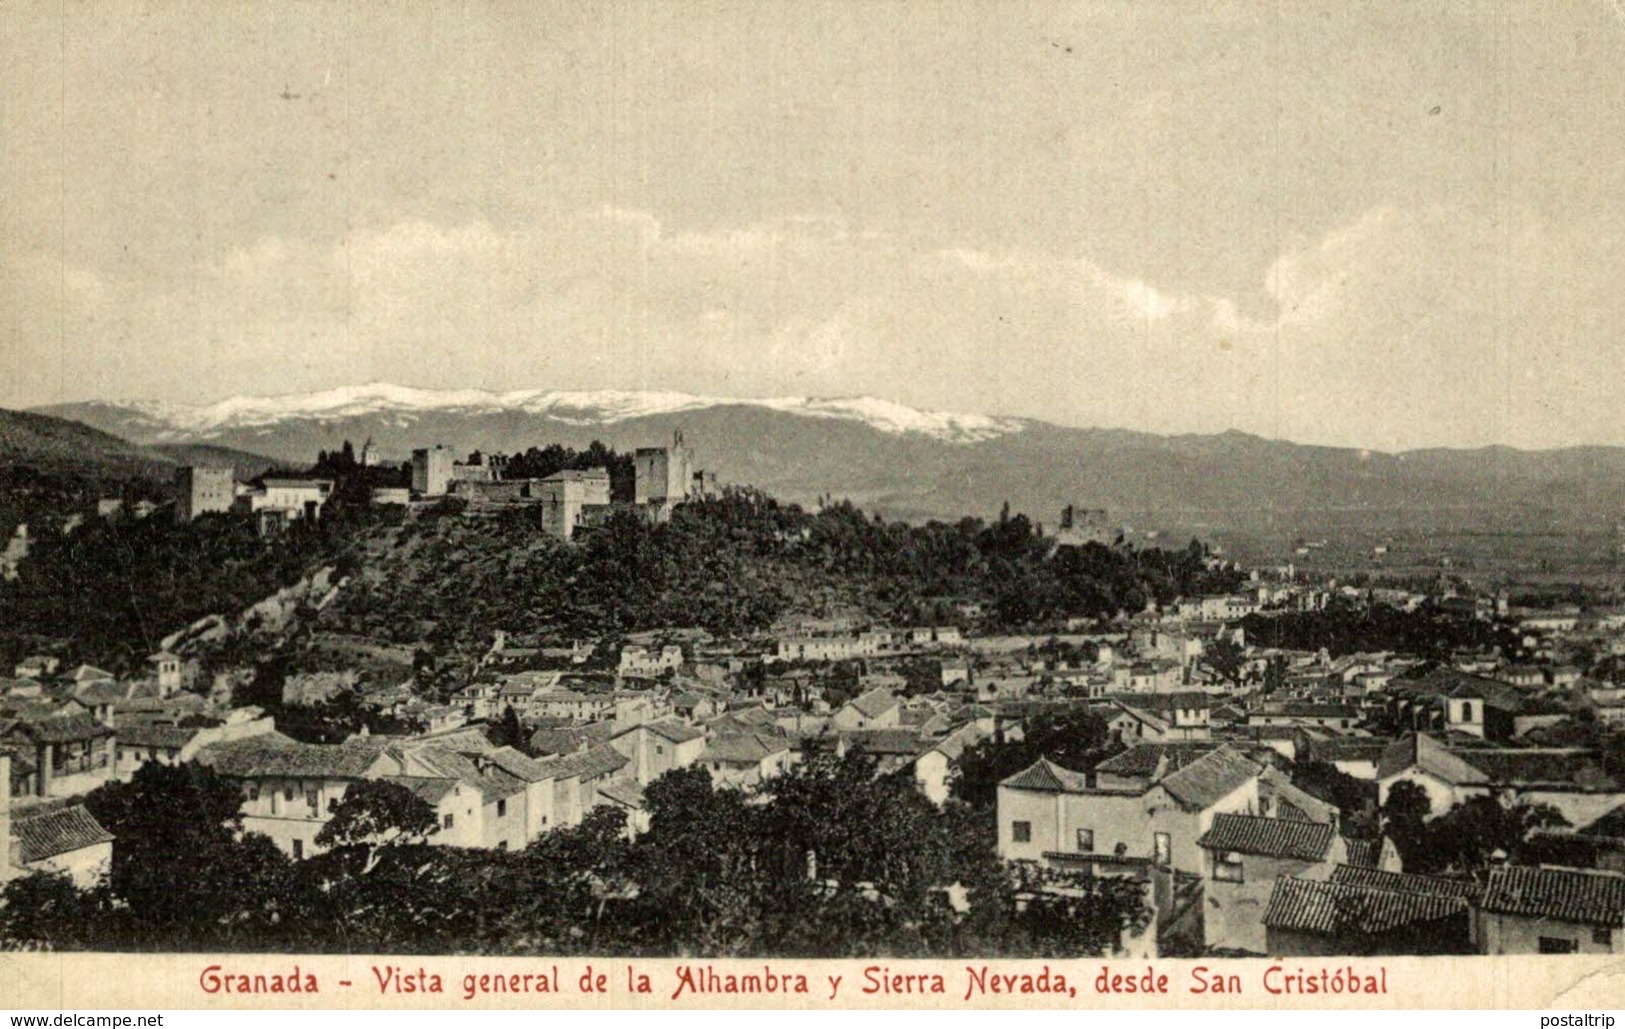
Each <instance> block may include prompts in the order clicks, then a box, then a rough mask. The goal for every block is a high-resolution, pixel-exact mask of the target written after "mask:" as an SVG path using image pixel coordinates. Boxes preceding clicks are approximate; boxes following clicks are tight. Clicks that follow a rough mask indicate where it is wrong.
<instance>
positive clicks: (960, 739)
mask: <svg viewBox="0 0 1625 1029" xmlns="http://www.w3.org/2000/svg"><path fill="white" fill-rule="evenodd" d="M992 735H993V734H992V731H991V730H990V729H987V728H984V727H983V725H982V723H980V722H974V721H973V722H966V723H965V724H963V725H961V726H959V728H957V729H954V730H952V731H951V732H949V733H948V735H946V736H943V737H941V738H940V739H937V740H936V741H934V742H932V743H930V744H929V745H928V746H927V748H926V749H925V750H924V751H921V752H920V753H919V756H917V757H915V758H914V783H915V785H916V786H918V787H919V788H920V792H921V793H924V794H925V796H926V799H928V800H929V801H931V803H933V804H935V805H937V806H938V807H941V806H942V805H943V804H945V803H947V801H948V793H949V790H950V788H951V787H952V785H953V777H954V775H955V774H956V772H957V771H958V768H959V759H960V757H961V756H962V755H963V754H964V753H965V751H967V750H969V749H970V748H971V747H974V746H976V745H977V744H979V743H981V742H983V741H984V740H987V739H989V738H990V737H991V736H992Z"/></svg>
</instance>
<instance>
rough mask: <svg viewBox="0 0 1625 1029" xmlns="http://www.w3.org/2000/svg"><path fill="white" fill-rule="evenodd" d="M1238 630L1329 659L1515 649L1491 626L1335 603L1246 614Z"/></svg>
mask: <svg viewBox="0 0 1625 1029" xmlns="http://www.w3.org/2000/svg"><path fill="white" fill-rule="evenodd" d="M1242 628H1243V629H1244V630H1246V633H1247V642H1248V643H1251V644H1253V645H1254V646H1259V647H1282V648H1287V649H1290V650H1308V651H1316V650H1321V649H1325V650H1326V651H1327V652H1328V653H1330V654H1331V655H1332V656H1333V657H1338V656H1341V655H1343V654H1354V653H1367V652H1372V651H1390V652H1396V653H1403V654H1416V655H1419V656H1421V657H1424V658H1427V659H1429V660H1448V659H1449V658H1450V656H1451V655H1452V654H1453V653H1454V652H1455V651H1457V650H1461V649H1478V648H1486V647H1501V648H1502V649H1503V652H1505V653H1512V652H1513V651H1515V650H1516V649H1517V648H1518V645H1519V640H1518V636H1517V633H1515V632H1513V631H1512V630H1510V629H1508V628H1506V627H1505V626H1500V625H1496V624H1494V623H1491V622H1484V621H1479V620H1477V619H1473V618H1460V617H1455V616H1451V615H1442V614H1433V613H1430V612H1427V611H1401V610H1399V609H1398V608H1394V607H1388V606H1386V605H1383V604H1373V605H1371V606H1370V607H1366V606H1363V605H1361V606H1356V605H1354V604H1350V603H1348V602H1346V601H1334V602H1333V603H1331V604H1330V605H1328V606H1327V607H1326V609H1325V610H1323V611H1306V612H1300V613H1292V614H1278V615H1250V616H1248V617H1247V618H1246V619H1244V620H1243V621H1242Z"/></svg>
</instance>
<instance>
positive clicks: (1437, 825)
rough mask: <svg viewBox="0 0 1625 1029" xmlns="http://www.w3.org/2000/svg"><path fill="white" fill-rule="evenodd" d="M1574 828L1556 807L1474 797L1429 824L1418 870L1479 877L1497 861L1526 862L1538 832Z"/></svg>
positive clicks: (1419, 857)
mask: <svg viewBox="0 0 1625 1029" xmlns="http://www.w3.org/2000/svg"><path fill="white" fill-rule="evenodd" d="M1568 824H1569V823H1568V820H1567V819H1565V818H1564V817H1563V815H1562V813H1561V812H1559V811H1558V810H1557V809H1556V808H1555V807H1553V806H1551V805H1550V804H1513V805H1505V804H1502V803H1501V802H1500V801H1499V800H1497V799H1496V798H1494V797H1470V798H1468V799H1467V800H1466V801H1465V802H1463V803H1461V804H1457V805H1456V806H1455V807H1452V808H1451V809H1450V810H1449V811H1447V812H1445V813H1444V814H1442V815H1440V816H1439V817H1438V818H1436V819H1434V820H1433V821H1432V822H1430V823H1429V824H1428V826H1427V832H1426V834H1425V842H1424V845H1423V846H1422V847H1421V848H1419V853H1418V855H1417V857H1418V863H1417V871H1451V872H1455V873H1457V874H1461V875H1471V876H1474V877H1478V876H1481V875H1482V874H1483V873H1484V872H1485V870H1486V869H1488V868H1489V866H1490V865H1491V864H1492V863H1493V862H1495V861H1498V860H1510V861H1519V860H1521V859H1522V858H1523V857H1524V850H1525V846H1526V844H1527V843H1528V842H1529V839H1530V837H1531V836H1532V835H1534V834H1535V833H1536V832H1538V831H1541V830H1544V829H1555V828H1560V827H1563V826H1566V825H1568ZM1407 867H1409V863H1408V862H1407Z"/></svg>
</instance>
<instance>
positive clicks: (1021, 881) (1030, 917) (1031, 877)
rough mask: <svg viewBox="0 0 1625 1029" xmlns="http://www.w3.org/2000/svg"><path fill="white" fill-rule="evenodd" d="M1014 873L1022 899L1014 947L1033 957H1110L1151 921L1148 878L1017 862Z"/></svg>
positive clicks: (1014, 927)
mask: <svg viewBox="0 0 1625 1029" xmlns="http://www.w3.org/2000/svg"><path fill="white" fill-rule="evenodd" d="M1012 875H1013V876H1014V878H1015V880H1016V885H1015V890H1016V893H1017V894H1018V895H1019V896H1020V898H1021V900H1022V903H1021V904H1020V906H1019V910H1018V911H1017V912H1016V913H1015V914H1014V915H1013V916H1012V918H1011V929H1012V933H1013V935H1014V937H1015V938H1013V939H1012V940H1010V941H1009V944H1010V947H1009V949H1012V950H1017V951H1025V952H1027V953H1030V954H1031V955H1033V956H1034V957H1077V956H1079V955H1084V954H1087V955H1093V956H1099V955H1110V954H1115V953H1117V952H1118V951H1119V949H1120V948H1121V946H1122V944H1123V941H1124V939H1125V937H1128V936H1132V935H1135V934H1138V933H1140V932H1142V931H1144V930H1145V928H1146V926H1148V925H1149V924H1150V921H1151V909H1150V906H1149V905H1148V904H1147V903H1146V896H1145V889H1146V887H1145V883H1143V882H1139V881H1137V880H1134V879H1125V878H1118V877H1093V876H1084V875H1078V874H1076V873H1072V872H1062V871H1055V870H1050V869H1045V868H1042V867H1040V866H1037V865H1032V864H1020V865H1016V866H1014V868H1013V869H1012Z"/></svg>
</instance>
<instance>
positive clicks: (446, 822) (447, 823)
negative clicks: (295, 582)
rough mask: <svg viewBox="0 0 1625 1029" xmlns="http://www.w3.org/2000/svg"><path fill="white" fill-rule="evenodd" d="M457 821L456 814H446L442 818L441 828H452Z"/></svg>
mask: <svg viewBox="0 0 1625 1029" xmlns="http://www.w3.org/2000/svg"><path fill="white" fill-rule="evenodd" d="M455 822H456V817H455V816H453V815H447V816H445V817H444V818H442V819H441V820H440V828H442V829H450V828H451V827H452V825H453V824H454V823H455Z"/></svg>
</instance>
